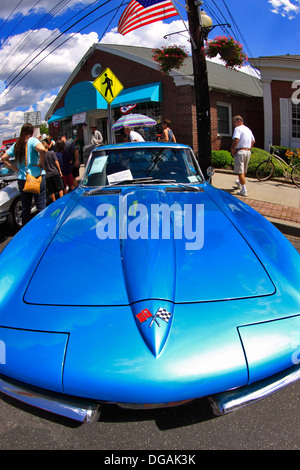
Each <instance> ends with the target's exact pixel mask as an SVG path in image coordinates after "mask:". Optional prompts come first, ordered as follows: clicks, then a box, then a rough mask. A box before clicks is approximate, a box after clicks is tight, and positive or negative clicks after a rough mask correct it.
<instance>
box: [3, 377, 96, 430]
mask: <svg viewBox="0 0 300 470" xmlns="http://www.w3.org/2000/svg"><path fill="white" fill-rule="evenodd" d="M0 392H2V393H3V394H5V395H8V396H9V397H12V398H14V399H16V400H18V401H21V402H23V403H26V404H27V405H31V406H34V407H36V408H40V409H42V410H45V411H49V412H50V413H55V414H57V415H60V416H64V417H65V418H70V419H73V420H76V421H80V422H81V423H90V424H91V423H93V422H95V421H98V419H99V416H100V405H99V404H98V403H92V402H91V403H90V402H88V401H85V400H82V399H80V398H76V397H68V396H64V395H60V394H56V393H53V394H52V393H50V392H49V394H48V393H46V392H45V393H44V392H43V391H42V390H38V391H37V390H35V389H32V388H30V387H27V386H26V385H24V384H21V385H19V384H17V383H16V382H12V381H10V380H9V379H7V378H4V377H0Z"/></svg>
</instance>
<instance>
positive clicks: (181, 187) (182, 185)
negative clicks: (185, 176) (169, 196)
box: [166, 183, 204, 192]
mask: <svg viewBox="0 0 300 470" xmlns="http://www.w3.org/2000/svg"><path fill="white" fill-rule="evenodd" d="M174 190H175V191H195V192H203V191H204V189H203V188H199V187H198V186H190V185H189V184H187V183H176V185H175V188H174V187H173V188H172V187H170V188H166V191H170V192H171V191H174Z"/></svg>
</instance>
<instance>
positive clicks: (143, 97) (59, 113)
mask: <svg viewBox="0 0 300 470" xmlns="http://www.w3.org/2000/svg"><path fill="white" fill-rule="evenodd" d="M149 101H154V102H157V103H159V102H161V101H162V85H161V82H156V83H148V84H146V85H139V86H136V87H132V88H127V89H123V90H122V91H121V93H120V94H119V95H118V96H117V97H116V98H115V99H114V101H113V102H112V103H111V107H112V108H118V107H119V106H125V105H126V104H135V103H146V102H149ZM64 105H65V106H64V107H63V108H59V109H57V110H56V111H55V112H54V114H53V115H52V116H51V118H50V119H49V120H48V124H50V123H51V122H56V121H61V120H63V119H66V118H71V116H73V115H74V114H79V113H83V112H85V111H92V110H95V109H107V102H106V100H105V99H104V98H103V96H102V95H101V94H100V93H99V92H98V91H97V90H96V89H95V87H94V86H93V82H90V81H85V82H80V83H76V84H75V85H73V86H72V87H71V88H70V90H68V92H67V93H66V95H65V100H64Z"/></svg>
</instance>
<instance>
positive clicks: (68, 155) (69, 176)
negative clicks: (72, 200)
mask: <svg viewBox="0 0 300 470" xmlns="http://www.w3.org/2000/svg"><path fill="white" fill-rule="evenodd" d="M60 142H61V147H60V145H59V148H60V150H61V153H62V156H61V171H62V175H63V182H64V185H65V188H64V194H67V188H69V191H72V190H73V189H75V188H77V181H76V179H75V178H74V177H73V173H72V169H73V163H74V158H75V157H74V152H73V146H72V145H71V144H70V143H69V142H67V141H66V140H65V137H62V138H61V141H60ZM76 151H77V152H78V150H76ZM76 161H77V160H76Z"/></svg>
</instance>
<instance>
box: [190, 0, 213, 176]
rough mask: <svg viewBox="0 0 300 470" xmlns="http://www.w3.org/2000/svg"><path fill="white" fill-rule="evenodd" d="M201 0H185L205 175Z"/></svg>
mask: <svg viewBox="0 0 300 470" xmlns="http://www.w3.org/2000/svg"><path fill="white" fill-rule="evenodd" d="M202 3H203V2H201V1H194V0H186V4H187V14H188V21H189V32H190V37H191V40H192V41H193V42H192V44H194V45H195V47H192V58H193V68H194V89H195V105H196V122H197V143H198V161H199V164H200V167H201V169H202V171H203V173H204V175H206V171H207V169H208V167H209V166H211V122H210V98H209V86H208V74H207V66H206V57H205V52H204V39H205V38H206V36H207V33H208V32H209V27H208V28H206V27H203V25H202V19H201V14H200V12H199V6H200V5H202Z"/></svg>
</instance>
